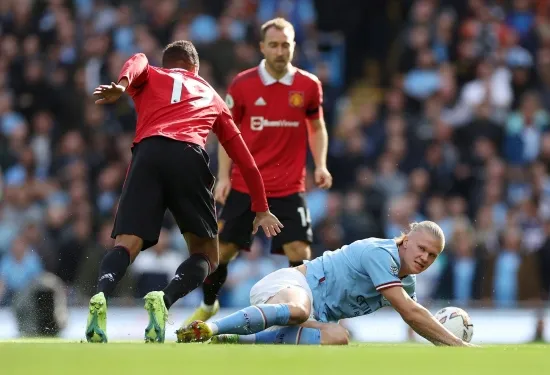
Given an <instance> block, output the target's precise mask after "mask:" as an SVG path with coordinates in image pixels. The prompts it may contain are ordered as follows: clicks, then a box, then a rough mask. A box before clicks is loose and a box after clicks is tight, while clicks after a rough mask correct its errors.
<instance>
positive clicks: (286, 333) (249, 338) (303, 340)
mask: <svg viewBox="0 0 550 375" xmlns="http://www.w3.org/2000/svg"><path fill="white" fill-rule="evenodd" d="M239 343H241V344H290V345H321V330H320V329H318V328H304V327H299V326H292V327H282V328H280V329H277V330H273V331H263V332H258V333H256V334H255V335H246V336H240V337H239Z"/></svg>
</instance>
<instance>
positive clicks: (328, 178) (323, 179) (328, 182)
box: [314, 167, 332, 189]
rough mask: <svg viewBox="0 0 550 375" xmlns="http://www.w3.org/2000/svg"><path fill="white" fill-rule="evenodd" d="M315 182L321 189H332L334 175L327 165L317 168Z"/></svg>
mask: <svg viewBox="0 0 550 375" xmlns="http://www.w3.org/2000/svg"><path fill="white" fill-rule="evenodd" d="M314 177H315V184H316V185H317V186H318V187H319V188H321V189H330V187H331V186H332V175H331V174H330V172H329V171H328V169H326V168H325V167H320V168H315V175H314Z"/></svg>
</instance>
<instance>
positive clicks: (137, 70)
mask: <svg viewBox="0 0 550 375" xmlns="http://www.w3.org/2000/svg"><path fill="white" fill-rule="evenodd" d="M148 78H149V61H148V60H147V57H146V56H145V55H144V54H143V53H136V54H135V55H134V56H132V57H130V58H129V59H128V60H127V61H126V62H125V63H124V66H123V67H122V70H121V72H120V75H119V76H118V83H114V82H111V84H110V85H100V86H98V87H97V88H96V89H95V90H94V94H93V95H94V96H96V97H98V98H99V99H97V100H96V101H95V103H96V104H110V103H114V102H116V101H117V100H118V99H119V98H120V97H121V96H122V94H124V92H125V91H127V89H128V90H129V89H131V90H129V91H128V93H129V94H130V95H133V94H135V93H136V92H137V91H138V90H139V88H141V87H143V84H144V83H145V82H146V81H147V79H148Z"/></svg>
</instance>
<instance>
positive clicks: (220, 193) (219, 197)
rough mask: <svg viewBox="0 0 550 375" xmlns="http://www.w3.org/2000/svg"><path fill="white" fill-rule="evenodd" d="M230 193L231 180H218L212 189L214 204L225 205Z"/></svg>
mask: <svg viewBox="0 0 550 375" xmlns="http://www.w3.org/2000/svg"><path fill="white" fill-rule="evenodd" d="M230 191H231V180H230V179H229V178H222V179H219V180H218V183H217V184H216V187H215V188H214V199H215V200H216V202H219V203H221V204H225V200H226V199H227V196H228V195H229V192H230Z"/></svg>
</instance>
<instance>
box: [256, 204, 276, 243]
mask: <svg viewBox="0 0 550 375" xmlns="http://www.w3.org/2000/svg"><path fill="white" fill-rule="evenodd" d="M260 227H262V229H263V230H264V233H265V235H266V236H267V237H271V236H276V235H277V234H279V233H281V228H283V224H281V222H280V221H279V219H277V217H276V216H275V215H273V214H272V213H271V212H270V211H269V210H267V211H266V212H256V218H255V219H254V223H253V224H252V234H256V233H257V232H258V228H260Z"/></svg>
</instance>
